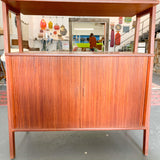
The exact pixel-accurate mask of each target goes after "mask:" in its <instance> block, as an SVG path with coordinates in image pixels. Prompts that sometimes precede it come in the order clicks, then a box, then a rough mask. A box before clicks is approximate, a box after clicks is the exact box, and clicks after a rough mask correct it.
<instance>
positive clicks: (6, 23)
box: [2, 1, 10, 53]
mask: <svg viewBox="0 0 160 160" xmlns="http://www.w3.org/2000/svg"><path fill="white" fill-rule="evenodd" d="M8 11H9V10H8V6H7V4H6V3H5V2H3V1H2V12H3V28H4V51H5V53H9V52H10V35H9V15H8V14H9V13H8Z"/></svg>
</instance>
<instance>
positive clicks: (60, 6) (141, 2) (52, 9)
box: [2, 0, 159, 17]
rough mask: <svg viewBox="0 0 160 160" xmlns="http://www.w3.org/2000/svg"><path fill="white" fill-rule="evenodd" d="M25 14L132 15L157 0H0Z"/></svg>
mask: <svg viewBox="0 0 160 160" xmlns="http://www.w3.org/2000/svg"><path fill="white" fill-rule="evenodd" d="M2 1H4V2H6V3H8V5H9V6H10V7H12V8H14V9H16V10H18V11H20V12H21V13H23V14H27V15H63V16H65V15H66V16H123V17H132V16H134V15H136V14H137V13H140V12H142V11H144V10H146V9H149V8H150V7H153V6H154V5H157V4H158V3H159V1H158V0H2Z"/></svg>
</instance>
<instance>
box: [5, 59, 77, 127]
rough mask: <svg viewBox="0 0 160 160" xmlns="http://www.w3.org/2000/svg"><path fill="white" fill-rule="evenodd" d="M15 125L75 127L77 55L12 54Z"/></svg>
mask: <svg viewBox="0 0 160 160" xmlns="http://www.w3.org/2000/svg"><path fill="white" fill-rule="evenodd" d="M8 58H10V59H11V61H12V80H13V88H12V94H13V95H14V111H15V113H14V114H15V128H16V129H40V128H42V129H47V128H53V129H56V128H78V127H79V124H80V121H79V119H80V118H79V116H80V58H79V57H76V58H75V57H40V56H39V57H38V56H37V57H36V56H30V57H29V56H11V57H8Z"/></svg>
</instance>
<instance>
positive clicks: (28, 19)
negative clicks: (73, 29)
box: [0, 1, 160, 51]
mask: <svg viewBox="0 0 160 160" xmlns="http://www.w3.org/2000/svg"><path fill="white" fill-rule="evenodd" d="M157 10H160V5H158V6H157ZM14 17H15V15H13V14H12V15H11V19H10V33H11V38H16V37H17V29H16V27H15V23H14ZM44 18H45V20H46V22H47V23H48V22H49V21H50V20H51V21H52V22H53V24H55V23H58V24H59V25H62V24H63V25H65V27H66V29H67V31H68V33H69V21H68V20H69V17H65V18H62V17H58V18H56V17H55V16H54V17H53V16H52V17H49V16H47V17H46V16H45V17H44ZM86 18H87V17H86ZM99 18H102V17H99ZM103 18H104V17H103ZM105 18H107V17H105ZM158 18H160V13H158V14H157V17H156V19H158ZM41 19H42V16H24V15H22V20H23V21H24V22H25V23H28V24H29V25H24V24H22V33H23V39H25V40H29V43H30V47H37V46H40V45H41V44H40V43H39V42H35V41H34V39H35V38H36V37H37V36H38V33H39V31H40V20H41ZM144 19H146V16H145V17H143V18H142V20H144ZM2 20H3V19H2V2H1V1H0V26H1V27H3V23H2ZM133 20H135V17H133V18H132V21H133ZM112 22H113V23H115V25H116V24H118V22H119V17H110V23H112ZM148 23H149V22H147V21H146V22H145V23H144V27H145V26H146V25H148ZM157 23H159V21H157ZM122 26H130V28H132V23H129V24H126V23H124V22H123V24H122ZM141 27H142V26H141ZM147 30H148V28H146V29H145V30H144V32H145V31H147ZM68 33H67V36H68V35H69V34H68ZM110 33H111V29H109V39H110ZM115 33H116V32H115ZM120 33H121V34H123V27H122V29H121V31H120ZM133 34H134V29H133V30H132V31H131V32H129V33H127V34H125V37H124V36H122V39H121V41H124V40H125V39H127V38H129V39H128V41H126V43H129V42H130V41H132V40H133V39H134V37H133V36H132V35H133ZM140 34H142V33H141V32H140ZM123 45H125V44H124V43H122V44H121V45H120V46H119V47H117V50H118V48H121V47H122V46H123ZM3 47H4V45H3V36H0V49H2V48H3ZM109 51H114V48H110V45H109Z"/></svg>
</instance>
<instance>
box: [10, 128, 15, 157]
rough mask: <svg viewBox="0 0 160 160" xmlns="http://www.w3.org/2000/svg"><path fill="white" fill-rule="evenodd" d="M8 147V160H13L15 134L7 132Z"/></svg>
mask: <svg viewBox="0 0 160 160" xmlns="http://www.w3.org/2000/svg"><path fill="white" fill-rule="evenodd" d="M9 147H10V159H14V158H15V134H14V132H12V131H9Z"/></svg>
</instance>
